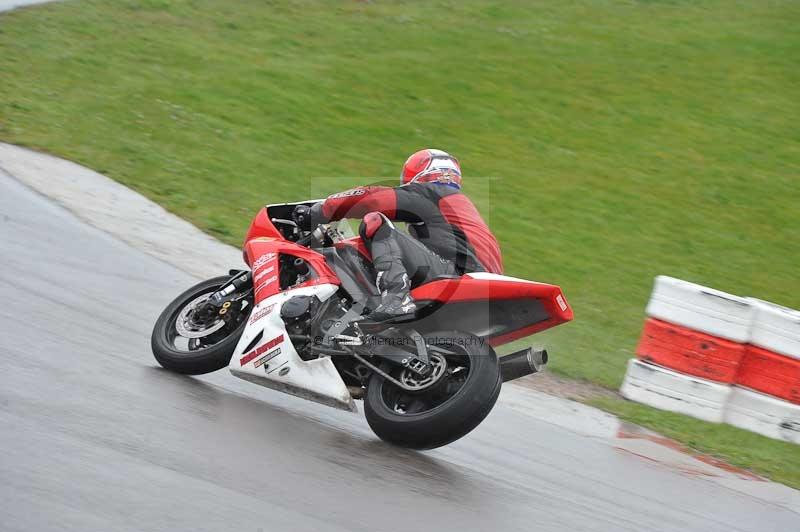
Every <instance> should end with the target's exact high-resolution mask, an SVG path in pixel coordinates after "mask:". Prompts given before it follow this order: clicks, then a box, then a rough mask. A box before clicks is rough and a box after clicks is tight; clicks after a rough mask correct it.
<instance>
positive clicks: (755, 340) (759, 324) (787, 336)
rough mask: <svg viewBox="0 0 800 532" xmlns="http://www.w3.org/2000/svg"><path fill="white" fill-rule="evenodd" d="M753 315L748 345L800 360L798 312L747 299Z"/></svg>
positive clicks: (799, 315) (799, 319) (758, 300)
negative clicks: (751, 306) (750, 304)
mask: <svg viewBox="0 0 800 532" xmlns="http://www.w3.org/2000/svg"><path fill="white" fill-rule="evenodd" d="M748 299H749V301H750V302H751V303H752V305H753V309H754V315H753V321H752V324H751V327H750V343H751V344H753V345H757V346H759V347H763V348H764V349H769V350H770V351H774V352H776V353H780V354H782V355H786V356H788V357H792V358H797V359H800V311H797V310H793V309H790V308H786V307H782V306H780V305H775V304H773V303H769V302H767V301H762V300H760V299H753V298H748Z"/></svg>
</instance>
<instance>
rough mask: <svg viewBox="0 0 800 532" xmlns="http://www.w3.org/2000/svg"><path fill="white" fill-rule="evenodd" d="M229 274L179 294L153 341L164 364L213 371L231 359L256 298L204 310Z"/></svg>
mask: <svg viewBox="0 0 800 532" xmlns="http://www.w3.org/2000/svg"><path fill="white" fill-rule="evenodd" d="M230 279H231V278H230V277H229V276H222V277H215V278H213V279H209V280H207V281H203V282H202V283H199V284H196V285H195V286H193V287H191V288H189V289H188V290H186V291H185V292H184V293H182V294H181V295H179V296H178V297H176V298H175V300H174V301H172V303H170V304H169V305H168V306H167V308H165V309H164V311H163V312H162V313H161V315H160V316H159V317H158V320H156V324H155V326H154V327H153V334H152V336H151V338H150V345H151V347H152V349H153V355H154V356H155V358H156V360H157V361H158V363H159V364H161V366H163V367H164V368H166V369H168V370H171V371H175V372H177V373H183V374H186V375H200V374H203V373H211V372H212V371H217V370H219V369H222V368H224V367H225V366H227V365H228V363H229V362H230V359H231V356H232V355H233V351H234V349H236V344H237V343H238V342H239V338H240V337H241V336H242V332H243V331H244V326H245V324H246V323H247V316H248V315H249V313H250V310H251V306H252V301H251V300H250V299H249V298H248V297H246V296H244V297H241V298H240V299H238V300H234V301H232V304H231V305H229V306H228V307H227V308H226V309H225V313H224V314H218V313H214V314H207V315H205V314H201V313H200V311H201V310H202V305H203V303H204V302H205V301H206V300H207V299H208V298H209V296H211V294H213V293H214V292H216V291H217V290H219V288H220V287H222V286H223V285H224V284H225V283H227V282H228V281H229V280H230Z"/></svg>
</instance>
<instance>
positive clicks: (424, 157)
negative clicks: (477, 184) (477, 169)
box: [400, 148, 461, 187]
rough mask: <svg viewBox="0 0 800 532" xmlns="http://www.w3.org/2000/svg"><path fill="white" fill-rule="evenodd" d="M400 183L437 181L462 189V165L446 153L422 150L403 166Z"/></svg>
mask: <svg viewBox="0 0 800 532" xmlns="http://www.w3.org/2000/svg"><path fill="white" fill-rule="evenodd" d="M400 181H401V182H402V183H403V184H404V185H408V184H409V183H428V182H431V181H436V182H439V183H444V184H447V185H454V186H457V187H461V165H460V164H458V159H456V158H455V157H453V156H452V155H450V154H449V153H447V152H446V151H442V150H434V149H432V148H428V149H426V150H420V151H418V152H417V153H415V154H413V155H412V156H411V157H409V158H408V160H407V161H406V164H404V165H403V173H402V174H400Z"/></svg>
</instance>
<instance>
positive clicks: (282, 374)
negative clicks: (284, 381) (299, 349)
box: [267, 360, 289, 377]
mask: <svg viewBox="0 0 800 532" xmlns="http://www.w3.org/2000/svg"><path fill="white" fill-rule="evenodd" d="M288 363H289V361H288V360H287V361H286V362H284V363H283V364H281V365H280V366H278V367H276V368H273V369H271V370H270V371H268V372H267V373H272V372H273V371H278V370H279V369H281V368H282V367H283V366H285V365H286V364H288ZM284 369H287V370H288V369H289V368H284ZM287 373H289V372H288V371H286V372H284V371H283V370H282V369H281V372H280V373H278V375H280V376H281V377H283V376H284V375H286V374H287Z"/></svg>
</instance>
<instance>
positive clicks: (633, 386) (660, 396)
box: [620, 358, 731, 423]
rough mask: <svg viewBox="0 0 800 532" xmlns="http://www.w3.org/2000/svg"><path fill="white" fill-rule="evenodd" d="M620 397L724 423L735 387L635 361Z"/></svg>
mask: <svg viewBox="0 0 800 532" xmlns="http://www.w3.org/2000/svg"><path fill="white" fill-rule="evenodd" d="M620 393H622V395H623V396H624V397H626V398H628V399H630V400H631V401H636V402H638V403H643V404H646V405H649V406H652V407H655V408H659V409H661V410H669V411H671V412H679V413H681V414H686V415H689V416H692V417H696V418H698V419H703V420H705V421H712V422H714V423H720V422H721V421H722V418H723V415H724V407H725V402H726V401H727V399H728V396H729V395H730V393H731V386H727V385H724V384H719V383H717V382H711V381H707V380H705V379H699V378H697V377H690V376H688V375H682V374H680V373H676V372H674V371H671V370H668V369H666V368H661V367H659V366H656V365H654V364H648V363H647V362H642V361H641V360H636V359H635V358H633V359H631V360H629V361H628V371H627V373H626V374H625V380H624V381H623V382H622V387H621V388H620Z"/></svg>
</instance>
